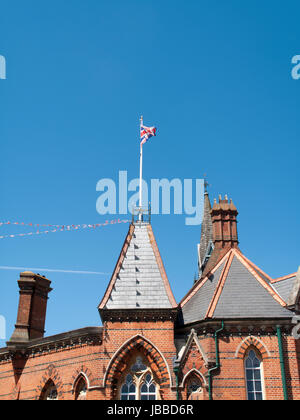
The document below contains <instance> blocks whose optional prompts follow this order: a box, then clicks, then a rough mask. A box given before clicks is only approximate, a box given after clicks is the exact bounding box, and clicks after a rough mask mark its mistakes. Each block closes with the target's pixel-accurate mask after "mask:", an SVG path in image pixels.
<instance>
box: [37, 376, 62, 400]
mask: <svg viewBox="0 0 300 420" xmlns="http://www.w3.org/2000/svg"><path fill="white" fill-rule="evenodd" d="M40 399H41V400H47V401H56V400H58V392H57V388H56V386H55V385H54V382H53V381H51V380H50V381H48V382H47V384H46V385H45V386H44V389H43V391H42V394H41V398H40Z"/></svg>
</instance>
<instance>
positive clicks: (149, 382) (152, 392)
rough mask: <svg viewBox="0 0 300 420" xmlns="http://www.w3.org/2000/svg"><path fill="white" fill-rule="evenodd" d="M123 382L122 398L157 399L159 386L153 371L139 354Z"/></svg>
mask: <svg viewBox="0 0 300 420" xmlns="http://www.w3.org/2000/svg"><path fill="white" fill-rule="evenodd" d="M129 372H130V373H129ZM129 372H128V373H127V375H126V377H125V381H124V382H123V383H122V384H121V388H120V399H121V400H156V399H157V395H158V394H157V392H158V387H157V384H156V383H155V381H154V379H153V375H152V372H151V370H150V368H149V367H147V365H146V364H145V363H144V361H143V359H142V357H140V356H138V357H137V358H136V360H135V363H134V364H133V365H132V366H131V368H130V369H129Z"/></svg>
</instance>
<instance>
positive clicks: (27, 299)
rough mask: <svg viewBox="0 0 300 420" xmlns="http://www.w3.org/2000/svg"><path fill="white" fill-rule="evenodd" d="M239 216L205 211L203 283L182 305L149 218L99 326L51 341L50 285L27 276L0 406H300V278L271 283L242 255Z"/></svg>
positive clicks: (3, 363) (0, 384) (120, 267)
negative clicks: (297, 323)
mask: <svg viewBox="0 0 300 420" xmlns="http://www.w3.org/2000/svg"><path fill="white" fill-rule="evenodd" d="M236 218H237V209H236V207H235V206H234V204H233V203H232V201H228V199H227V198H225V199H224V200H222V199H221V198H220V199H219V202H218V203H217V202H216V201H215V203H214V205H213V207H212V208H211V206H210V202H209V198H208V194H207V192H206V193H205V211H204V219H203V223H202V230H201V242H200V245H199V248H198V250H199V278H198V279H197V280H196V281H195V283H194V285H193V287H192V288H191V290H190V291H189V292H188V294H187V295H186V296H185V297H184V298H183V299H182V300H181V302H180V303H179V304H177V303H176V302H175V299H174V297H173V294H172V291H171V288H170V284H169V281H168V278H167V275H166V272H165V269H164V265H163V262H162V259H161V256H160V253H159V250H158V246H157V243H156V241H155V237H154V234H153V231H152V226H151V224H150V222H149V221H148V222H147V221H142V222H141V221H138V220H137V221H134V222H133V223H132V224H131V225H130V227H129V231H128V234H127V237H126V239H125V242H124V245H123V247H122V250H121V253H120V256H119V259H118V261H117V264H116V267H115V269H114V272H113V274H112V277H111V280H110V282H109V285H108V287H107V290H106V293H105V295H104V297H103V299H102V301H101V302H100V305H99V313H100V316H101V319H102V325H103V326H101V327H100V326H98V327H87V328H83V329H79V330H75V331H70V332H67V333H62V334H59V335H55V336H52V337H44V327H45V318H46V306H47V299H48V294H49V292H50V291H51V288H50V281H49V280H48V279H46V278H45V277H43V276H40V275H37V274H34V273H31V272H24V273H21V275H20V280H19V281H18V284H19V289H20V300H19V308H18V316H17V323H16V326H15V331H14V333H13V335H12V337H11V338H10V340H9V341H8V342H7V347H5V348H2V349H0V399H1V400H3V399H8V400H11V399H28V400H30V399H49V400H51V399H59V400H68V399H71V400H76V399H79V400H84V399H88V400H92V399H99V400H101V399H102V400H109V399H115V400H118V399H121V400H134V399H139V400H154V399H156V400H159V399H161V400H176V399H180V400H187V399H196V400H197V399H198V400H207V399H214V400H224V399H225V400H226V399H228V400H230V399H240V400H245V399H253V400H256V399H266V400H274V399H295V400H296V399H300V380H299V379H300V341H299V340H297V339H295V338H294V337H293V335H292V329H293V324H292V318H293V316H294V315H295V314H298V313H299V309H300V308H299V297H300V272H298V273H293V274H290V275H287V276H285V277H282V278H279V279H272V278H270V277H269V276H268V275H267V274H266V273H264V272H263V271H262V270H260V269H259V268H258V267H257V266H256V265H255V264H253V263H252V262H251V261H250V260H248V258H246V257H245V256H244V255H243V253H242V252H241V250H240V248H239V246H238V236H237V220H236Z"/></svg>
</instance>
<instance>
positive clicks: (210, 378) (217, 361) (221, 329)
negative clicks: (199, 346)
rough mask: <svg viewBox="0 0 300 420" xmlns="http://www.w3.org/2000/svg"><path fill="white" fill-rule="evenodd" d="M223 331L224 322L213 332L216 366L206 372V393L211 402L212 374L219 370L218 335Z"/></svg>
mask: <svg viewBox="0 0 300 420" xmlns="http://www.w3.org/2000/svg"><path fill="white" fill-rule="evenodd" d="M223 330H224V321H222V327H221V328H220V329H219V330H217V331H215V333H214V337H215V348H216V366H215V367H213V368H211V369H209V370H208V393H209V400H210V401H212V399H213V397H212V372H213V371H215V370H217V369H219V367H220V357H219V346H218V334H219V332H221V331H223Z"/></svg>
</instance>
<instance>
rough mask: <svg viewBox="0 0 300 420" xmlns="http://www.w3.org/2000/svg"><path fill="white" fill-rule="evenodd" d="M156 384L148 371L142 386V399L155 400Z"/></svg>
mask: <svg viewBox="0 0 300 420" xmlns="http://www.w3.org/2000/svg"><path fill="white" fill-rule="evenodd" d="M155 399H156V386H155V385H154V383H153V380H152V376H151V375H150V374H149V373H148V374H147V375H146V376H145V379H144V383H143V385H142V386H141V400H155Z"/></svg>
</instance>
